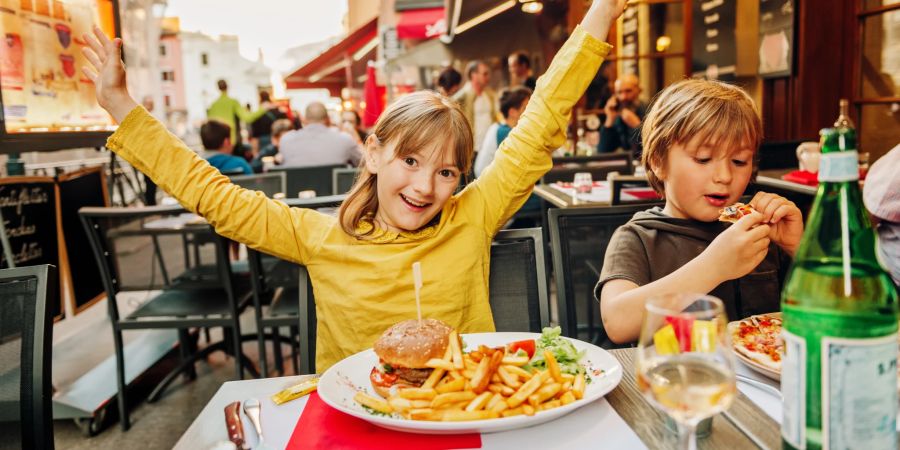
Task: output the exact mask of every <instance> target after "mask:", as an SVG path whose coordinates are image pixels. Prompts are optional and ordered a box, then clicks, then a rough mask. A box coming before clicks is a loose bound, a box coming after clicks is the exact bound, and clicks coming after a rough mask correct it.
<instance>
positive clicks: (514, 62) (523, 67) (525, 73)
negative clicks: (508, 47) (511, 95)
mask: <svg viewBox="0 0 900 450" xmlns="http://www.w3.org/2000/svg"><path fill="white" fill-rule="evenodd" d="M506 62H507V64H509V86H510V87H515V86H525V87H527V88H528V89H531V90H532V91H534V86H535V84H536V83H537V77H536V76H534V72H533V71H532V70H531V59H529V58H528V55H526V54H525V52H515V53H513V54H511V55H509V58H507V61H506Z"/></svg>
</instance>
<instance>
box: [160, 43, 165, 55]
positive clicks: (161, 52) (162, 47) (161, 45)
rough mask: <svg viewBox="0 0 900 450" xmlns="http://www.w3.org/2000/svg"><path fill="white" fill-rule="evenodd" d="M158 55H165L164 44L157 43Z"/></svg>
mask: <svg viewBox="0 0 900 450" xmlns="http://www.w3.org/2000/svg"><path fill="white" fill-rule="evenodd" d="M159 56H166V44H159Z"/></svg>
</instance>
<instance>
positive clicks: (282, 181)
mask: <svg viewBox="0 0 900 450" xmlns="http://www.w3.org/2000/svg"><path fill="white" fill-rule="evenodd" d="M229 178H230V179H231V182H232V183H234V184H236V185H238V186H240V187H242V188H245V189H250V190H253V191H261V192H262V193H263V194H266V197H269V198H272V197H274V196H275V194H284V193H285V192H286V191H287V177H286V176H285V173H284V172H267V173H258V174H253V175H233V176H230V177H229Z"/></svg>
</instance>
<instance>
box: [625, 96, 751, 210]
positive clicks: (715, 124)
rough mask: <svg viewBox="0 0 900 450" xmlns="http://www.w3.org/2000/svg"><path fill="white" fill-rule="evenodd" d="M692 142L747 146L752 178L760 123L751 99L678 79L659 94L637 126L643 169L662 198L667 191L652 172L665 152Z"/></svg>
mask: <svg viewBox="0 0 900 450" xmlns="http://www.w3.org/2000/svg"><path fill="white" fill-rule="evenodd" d="M695 137H699V138H700V142H703V143H709V144H713V145H716V144H718V143H726V144H730V145H735V144H738V145H749V146H750V147H751V148H752V149H753V150H754V156H753V174H754V177H755V175H756V170H757V154H758V152H756V149H757V148H758V147H759V143H760V141H761V140H762V121H761V120H760V118H759V110H758V109H757V108H756V104H755V103H753V99H752V98H750V96H749V95H747V93H746V92H745V91H744V90H743V89H741V88H739V87H737V86H733V85H730V84H726V83H722V82H720V81H710V80H701V79H688V80H681V81H679V82H677V83H675V84H672V85H671V86H669V87H667V88H665V89H663V90H662V92H660V93H659V94H658V95H657V97H656V99H655V100H654V102H653V105H652V106H651V107H650V111H649V112H648V113H647V116H646V117H645V118H644V121H643V123H642V125H641V138H642V140H643V144H644V149H643V155H642V156H641V164H643V166H644V169H646V171H647V179H648V180H649V181H650V185H651V186H652V187H653V189H654V190H655V191H656V192H657V193H658V194H660V195H662V196H665V186H664V184H663V182H662V180H660V179H659V178H658V177H657V176H656V174H655V173H654V172H653V169H652V168H651V167H652V166H656V167H665V161H666V156H667V155H668V152H669V149H670V148H671V147H672V146H673V145H678V144H681V145H684V144H686V143H688V142H689V141H690V140H691V139H693V138H695Z"/></svg>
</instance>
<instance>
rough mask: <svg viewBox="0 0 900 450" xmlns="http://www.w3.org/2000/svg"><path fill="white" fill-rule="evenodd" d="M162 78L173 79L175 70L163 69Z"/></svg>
mask: <svg viewBox="0 0 900 450" xmlns="http://www.w3.org/2000/svg"><path fill="white" fill-rule="evenodd" d="M162 80H163V81H175V71H173V70H164V71H163V72H162Z"/></svg>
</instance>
